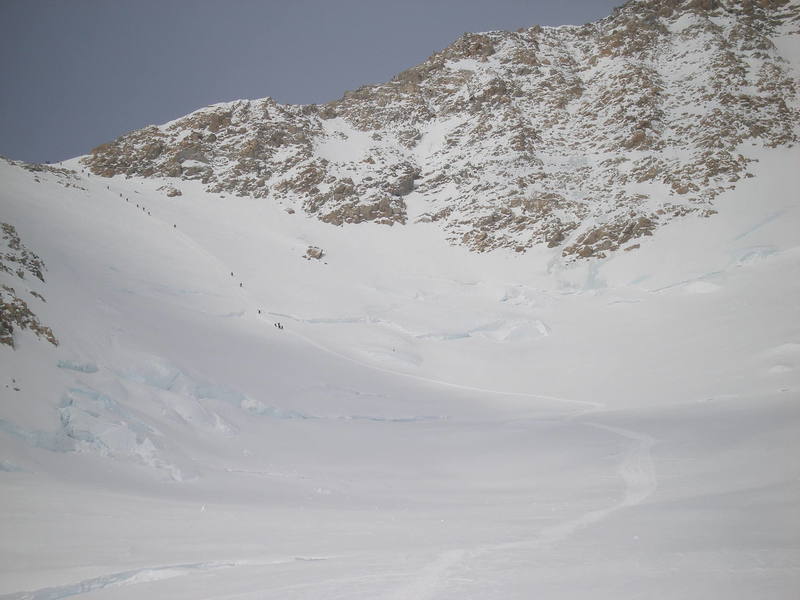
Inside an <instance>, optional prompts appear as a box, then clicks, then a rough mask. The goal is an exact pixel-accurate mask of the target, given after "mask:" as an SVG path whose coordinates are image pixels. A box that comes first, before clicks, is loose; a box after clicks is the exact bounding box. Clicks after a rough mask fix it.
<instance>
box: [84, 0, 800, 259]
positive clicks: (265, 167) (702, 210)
mask: <svg viewBox="0 0 800 600" xmlns="http://www.w3.org/2000/svg"><path fill="white" fill-rule="evenodd" d="M799 23H800V4H798V3H797V1H796V0H791V1H780V2H750V1H749V0H748V1H745V0H731V1H726V2H717V1H715V2H695V1H693V0H683V1H675V2H673V1H671V0H655V1H653V0H632V1H630V2H628V3H626V4H625V5H624V6H622V7H621V8H620V9H618V10H617V11H615V13H614V14H613V15H611V16H610V17H608V18H607V19H604V20H601V21H599V22H597V23H590V24H587V25H584V26H581V27H558V28H546V27H545V28H543V27H531V28H528V29H521V30H519V31H517V32H489V33H485V34H466V35H465V36H463V37H462V38H460V39H459V40H457V41H456V42H454V43H453V44H452V45H450V46H449V47H447V48H446V49H444V50H443V51H441V52H438V53H436V54H434V55H433V56H431V57H430V58H429V59H428V60H427V61H425V62H424V63H422V64H421V65H418V66H416V67H413V68H411V69H409V70H407V71H404V72H403V73H400V74H399V75H398V76H397V77H395V78H394V79H393V80H392V81H390V82H387V83H384V84H378V85H369V86H364V87H362V88H359V89H358V90H355V91H353V92H347V93H346V94H345V95H344V96H343V98H341V99H340V100H337V101H335V102H331V103H329V104H326V105H321V106H315V105H309V106H288V105H280V104H277V103H276V102H274V101H273V100H271V99H269V98H267V99H263V100H254V101H249V100H241V101H237V102H232V103H226V104H220V105H214V106H210V107H207V108H204V109H201V110H199V111H196V112H194V113H192V114H190V115H188V116H186V117H184V118H181V119H177V120H175V121H173V122H170V123H167V124H164V125H161V126H151V127H148V128H145V129H142V130H139V131H134V132H132V133H130V134H128V135H125V136H122V137H121V138H119V139H117V140H115V141H113V142H110V143H108V144H103V145H101V146H99V147H98V148H96V149H95V150H94V151H93V152H92V153H91V155H89V156H88V157H86V158H85V160H84V162H85V164H86V165H88V166H89V167H90V168H91V170H92V171H93V172H94V173H95V174H101V175H114V174H126V175H140V176H145V177H149V176H167V177H176V178H181V179H183V180H198V181H202V182H203V183H204V185H205V187H206V189H207V190H209V191H212V192H225V193H228V194H240V195H248V196H254V197H263V198H266V199H267V200H268V201H270V202H273V203H276V204H278V205H281V206H284V207H285V208H287V210H300V211H304V212H305V213H307V214H314V215H317V216H318V217H319V218H320V219H322V220H323V221H325V222H328V223H332V224H336V225H342V224H351V223H360V222H364V221H374V222H377V223H382V224H389V225H392V224H395V223H406V222H408V220H409V218H412V219H418V218H421V219H425V220H433V221H436V222H438V223H439V224H440V225H441V227H442V228H443V229H444V231H445V232H446V235H447V237H448V238H449V239H450V240H451V241H452V242H456V243H460V244H464V245H466V246H468V247H470V248H472V249H474V250H480V251H485V250H491V249H494V248H499V247H508V248H512V249H516V250H517V251H519V252H524V251H526V250H527V249H530V248H531V247H533V246H538V245H547V246H550V247H558V248H560V249H561V251H562V254H563V255H564V256H569V257H592V256H598V257H602V256H604V255H605V254H607V253H608V252H610V251H615V250H618V249H627V250H635V249H636V244H637V243H638V240H639V238H641V237H643V236H649V235H651V234H652V233H653V232H654V231H657V230H659V229H660V228H661V227H663V226H664V225H666V224H668V223H669V222H671V221H672V220H673V219H675V218H679V217H685V216H686V215H693V216H695V217H696V216H712V215H713V214H714V212H715V210H716V208H715V199H716V198H717V197H718V196H719V194H720V193H721V192H722V191H724V190H725V189H729V188H731V187H733V186H736V185H737V184H738V182H740V181H742V180H743V179H744V178H746V177H749V176H751V175H752V165H753V160H754V159H755V158H756V157H757V155H758V152H759V149H760V148H764V147H786V146H788V145H791V144H793V143H796V142H797V140H798V129H797V124H798V122H800V117H799V114H800V113H798V109H799V108H800V104H798V77H797V74H796V72H795V71H793V68H792V65H793V64H795V63H796V46H797V38H798V35H799V34H800V29H798V28H799V27H800V25H799ZM412 205H413V206H415V207H416V208H414V209H412Z"/></svg>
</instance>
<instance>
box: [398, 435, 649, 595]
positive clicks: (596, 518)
mask: <svg viewBox="0 0 800 600" xmlns="http://www.w3.org/2000/svg"><path fill="white" fill-rule="evenodd" d="M583 424H584V425H587V426H589V427H596V428H598V429H603V430H606V431H609V432H611V433H614V434H616V435H619V436H622V437H624V438H626V439H628V440H630V441H631V444H630V446H629V447H628V449H627V451H626V452H625V455H624V457H623V459H622V461H621V462H620V463H619V466H618V467H617V473H618V474H619V475H620V477H621V478H622V480H623V482H624V483H625V496H624V497H623V499H622V500H621V501H619V502H617V503H615V504H614V505H612V506H609V507H608V508H603V509H599V510H593V511H590V512H587V513H584V514H583V515H581V516H579V517H577V518H574V519H570V520H568V521H564V522H563V523H559V524H558V525H553V526H550V527H546V528H545V529H543V530H542V531H541V532H540V533H539V535H537V536H536V537H534V538H532V539H529V540H523V541H519V542H508V543H502V544H491V545H487V546H482V547H478V548H473V549H453V550H446V551H444V552H442V553H440V554H439V555H438V556H437V558H436V559H435V560H434V561H433V562H431V563H430V564H429V565H428V566H427V567H425V568H424V569H423V570H422V571H421V572H420V573H419V575H418V576H417V577H416V578H415V579H414V581H413V582H411V583H410V584H408V585H406V586H404V587H402V588H401V589H400V590H396V591H395V592H393V593H392V594H390V595H388V596H386V600H430V599H432V598H434V597H435V594H436V592H437V590H439V589H441V588H442V587H443V586H445V585H446V584H447V580H448V573H449V571H450V570H451V569H453V568H454V567H456V566H457V565H458V564H459V563H461V562H463V561H465V560H474V559H478V558H480V557H481V556H483V555H486V554H491V553H496V552H504V551H513V550H533V549H537V548H541V547H544V546H547V545H551V544H556V543H558V542H561V541H563V540H564V539H566V538H568V537H569V536H570V535H572V534H573V533H575V532H577V531H579V530H581V529H584V528H586V527H588V526H590V525H593V524H595V523H598V522H600V521H602V520H603V519H606V518H608V517H609V516H611V515H612V514H614V513H615V512H617V511H619V510H622V509H624V508H629V507H632V506H636V505H637V504H641V503H642V502H644V500H645V499H647V498H648V497H649V496H650V495H651V494H652V493H653V492H654V491H655V490H656V488H657V487H658V477H657V476H656V472H655V468H654V466H653V459H652V456H651V453H650V450H651V448H652V447H653V445H654V444H655V442H656V440H655V439H654V438H652V437H651V436H649V435H646V434H643V433H640V432H637V431H633V430H630V429H623V428H621V427H612V426H610V425H602V424H600V423H590V422H584V423H583Z"/></svg>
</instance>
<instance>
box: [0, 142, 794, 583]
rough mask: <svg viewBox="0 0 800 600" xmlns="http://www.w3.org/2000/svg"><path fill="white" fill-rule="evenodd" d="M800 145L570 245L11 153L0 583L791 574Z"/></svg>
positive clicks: (687, 578) (671, 579)
mask: <svg viewBox="0 0 800 600" xmlns="http://www.w3.org/2000/svg"><path fill="white" fill-rule="evenodd" d="M798 159H800V155H799V154H798V150H797V149H792V150H789V151H787V150H771V151H765V152H763V153H762V154H761V155H760V157H759V162H758V163H756V164H755V165H754V167H753V168H754V174H755V177H754V178H752V179H749V180H747V181H745V182H743V183H742V185H740V186H739V187H738V188H737V189H736V190H735V191H731V192H726V193H725V194H723V195H721V196H720V198H719V199H718V201H717V205H718V210H719V214H718V215H716V217H715V218H714V219H702V220H697V221H685V220H684V221H676V222H674V223H672V224H670V225H669V226H667V227H665V228H664V229H663V230H662V232H661V233H660V235H659V236H655V237H653V238H648V240H646V243H644V244H643V245H642V247H641V249H640V250H639V252H637V253H624V254H620V255H615V256H613V257H609V258H607V259H604V260H601V261H595V262H581V263H577V264H576V263H571V262H569V261H566V262H565V261H564V260H563V259H562V258H561V256H560V251H559V249H557V248H554V249H546V248H543V249H539V250H537V251H532V252H529V253H527V254H526V255H519V254H516V253H513V252H511V253H489V254H474V253H471V252H469V251H468V250H467V249H466V248H461V247H453V246H450V245H449V244H447V243H446V241H445V240H443V239H442V238H441V236H440V234H439V230H438V228H437V226H436V224H434V223H424V222H420V223H416V224H409V225H408V226H407V227H404V228H378V227H363V228H350V229H346V230H342V229H339V228H331V227H330V226H329V225H327V224H325V223H322V222H320V221H319V220H317V219H313V218H302V217H300V216H299V215H289V214H287V213H286V212H285V211H283V210H282V209H281V208H280V207H275V206H272V205H270V204H265V203H264V202H262V201H260V200H258V199H248V198H221V197H220V195H217V194H209V193H207V192H205V191H204V190H203V189H202V185H201V184H200V183H199V182H194V183H189V184H186V183H184V184H181V185H182V187H183V194H182V195H181V196H177V197H172V198H169V197H166V196H165V195H164V194H163V191H159V190H158V188H159V187H161V186H162V185H163V181H161V180H149V179H140V178H133V179H125V178H123V177H115V178H112V179H105V178H97V177H96V176H89V174H88V173H85V172H81V170H80V166H79V165H78V164H77V163H73V164H71V165H67V166H68V167H73V166H74V167H76V169H77V171H76V174H75V175H74V176H73V178H72V179H70V180H65V179H64V177H63V176H62V175H60V174H58V173H53V172H50V171H48V170H47V169H46V168H45V170H44V171H43V172H39V173H32V172H30V171H28V170H25V169H23V168H20V166H18V165H12V164H9V163H4V164H3V165H2V166H0V169H2V175H1V177H2V180H3V182H4V186H3V190H2V192H0V194H2V196H0V205H2V207H3V220H4V222H8V223H9V224H11V225H13V226H14V227H15V230H16V231H17V233H18V235H19V237H20V239H21V241H22V243H24V244H25V246H26V247H27V248H29V249H30V250H31V251H33V252H35V253H36V254H37V255H38V256H40V257H41V259H42V261H43V262H44V264H45V265H46V268H47V272H46V277H45V279H46V283H45V284H43V286H42V290H41V292H42V294H43V295H44V296H45V297H46V298H47V302H46V303H40V305H39V304H37V305H36V307H37V308H36V315H37V317H38V318H39V319H40V320H41V321H42V322H43V323H47V324H48V325H49V326H51V327H52V330H53V332H54V335H55V336H57V338H58V340H59V342H60V343H59V346H57V347H55V346H52V345H51V344H49V343H48V342H46V341H44V340H42V339H40V338H37V337H36V336H35V335H34V334H32V333H29V332H27V331H18V332H15V335H14V340H15V349H11V348H10V347H4V348H2V349H1V350H2V351H3V359H2V361H0V370H1V371H2V375H1V376H2V378H3V382H4V386H5V384H6V383H10V382H11V380H12V378H13V380H14V384H15V386H16V387H18V388H19V391H14V390H13V389H11V388H8V387H3V389H2V393H3V401H2V403H0V410H2V413H1V414H0V451H1V452H2V455H3V456H2V463H1V464H2V472H0V482H1V484H2V487H3V494H2V500H0V502H2V506H3V510H2V513H1V514H2V517H0V518H2V525H0V529H2V530H3V532H4V536H3V538H2V539H3V542H2V544H1V545H0V553H2V561H1V562H2V564H3V565H4V567H3V576H2V577H0V581H2V588H1V589H0V593H3V594H6V595H7V597H9V598H22V597H32V598H66V597H71V596H86V597H103V598H129V597H130V598H132V597H140V596H141V595H142V594H143V593H151V594H155V595H158V596H160V597H175V598H181V597H187V598H188V597H192V598H197V597H204V598H223V597H231V596H234V595H235V596H240V597H254V598H255V597H258V598H273V597H274V598H285V597H287V596H288V597H297V598H318V597H325V598H337V597H349V598H352V597H380V598H450V597H452V598H456V597H459V598H462V597H464V596H465V595H474V596H476V597H483V598H527V597H530V595H531V594H532V593H536V594H544V595H548V596H550V597H565V598H567V597H569V598H578V597H590V596H591V597H593V598H597V597H618V596H619V595H620V594H623V595H627V594H630V595H634V596H635V595H636V594H644V593H647V594H649V595H650V596H651V597H663V598H666V597H674V596H676V595H679V596H681V597H699V596H701V595H705V596H711V597H725V598H737V597H741V598H745V597H753V596H754V595H759V594H762V593H765V592H764V590H769V592H770V595H771V596H772V597H776V598H789V597H792V595H793V590H796V586H797V583H798V572H799V571H798V562H797V558H798V552H797V540H798V531H797V528H796V527H795V526H794V525H792V524H793V523H796V522H797V520H796V519H795V516H796V514H795V509H794V508H793V507H795V506H796V505H797V500H798V491H799V490H798V487H797V481H798V479H797V475H798V467H800V465H798V464H797V460H796V459H794V458H793V457H794V456H797V455H798V453H797V441H796V440H797V431H798V425H799V424H798V418H800V413H798V410H797V398H798V387H799V385H798V384H800V380H798V367H799V366H800V362H798V361H800V353H798V349H800V318H798V317H800V315H799V314H798V312H800V307H798V303H797V298H798V297H800V289H798V287H799V286H800V278H798V277H797V276H796V275H797V273H798V265H800V239H799V236H798V234H797V231H800V228H799V227H798V220H800V218H799V215H798V210H799V208H800V207H798V197H797V194H796V191H795V190H797V189H798V187H797V186H798V184H800V181H797V174H796V169H793V165H795V164H797V161H798ZM37 180H38V181H37ZM65 183H70V186H69V187H65V185H64V184H65ZM137 205H138V206H137ZM343 233H344V235H343ZM310 245H314V246H319V247H321V248H323V249H324V251H325V255H324V257H323V258H322V259H321V260H319V261H316V260H307V259H306V258H304V254H305V251H306V249H307V248H308V246H310ZM366 248H368V249H369V251H368V252H365V249H366ZM231 272H233V273H234V276H231ZM240 283H241V284H242V286H241V287H240V286H239V284H240ZM259 310H261V314H259V312H258V311H259ZM278 321H280V322H281V323H282V324H283V326H284V329H283V330H279V329H277V328H276V327H274V323H275V322H278ZM531 565H536V566H535V567H532V566H531ZM753 565H758V567H754V566H753ZM579 573H580V577H578V576H577V575H578V574H579ZM723 574H724V575H723ZM23 590H38V591H35V592H31V593H30V594H29V595H25V594H23V593H22V592H23Z"/></svg>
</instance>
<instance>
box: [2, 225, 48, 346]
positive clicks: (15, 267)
mask: <svg viewBox="0 0 800 600" xmlns="http://www.w3.org/2000/svg"><path fill="white" fill-rule="evenodd" d="M44 271H45V266H44V262H42V259H41V258H39V257H38V256H37V255H36V254H35V253H33V252H31V251H30V250H29V249H28V248H26V247H25V245H24V244H23V243H22V241H21V239H20V237H19V234H18V233H17V230H16V228H15V227H14V226H13V225H11V224H9V223H0V281H1V282H2V283H0V344H5V345H6V346H11V347H12V348H13V347H14V332H15V330H16V329H28V330H30V331H32V332H33V333H34V334H36V335H37V336H38V337H41V338H44V339H46V340H47V341H48V342H50V343H51V344H53V345H54V346H57V345H58V340H57V339H56V337H55V335H53V331H52V330H51V329H50V328H49V327H47V326H46V325H43V324H42V323H41V322H40V321H39V319H38V317H37V316H36V314H35V313H34V312H33V311H32V310H31V308H30V306H29V305H28V302H27V301H26V300H25V299H24V298H23V297H22V296H23V295H24V294H23V292H18V291H17V288H20V286H22V288H23V289H24V292H27V294H28V295H29V296H30V297H31V299H32V300H31V302H45V299H44V296H43V295H42V294H41V293H40V292H38V291H36V290H35V289H32V288H31V287H30V283H31V282H30V280H29V276H32V277H34V278H36V279H37V280H39V282H40V283H44V274H43V273H44ZM11 283H13V284H14V285H15V286H16V288H15V287H12V285H11Z"/></svg>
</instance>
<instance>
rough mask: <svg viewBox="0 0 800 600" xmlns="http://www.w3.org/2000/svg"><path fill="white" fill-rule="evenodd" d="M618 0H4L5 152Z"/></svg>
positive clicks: (581, 16)
mask: <svg viewBox="0 0 800 600" xmlns="http://www.w3.org/2000/svg"><path fill="white" fill-rule="evenodd" d="M622 2H623V0H560V1H559V0H393V1H389V0H386V1H384V0H261V1H255V0H227V1H223V0H216V1H212V0H192V1H189V0H0V154H2V155H4V156H7V157H9V158H13V159H20V160H27V161H38V162H44V161H48V160H49V161H56V160H61V159H64V158H68V157H71V156H77V155H79V154H85V153H86V152H88V151H89V150H91V148H93V147H94V146H96V145H98V144H101V143H103V142H106V141H109V140H111V139H113V138H115V137H117V136H118V135H120V134H122V133H125V132H126V131H130V130H132V129H138V128H140V127H144V126H145V125H148V124H152V123H163V122H165V121H168V120H171V119H174V118H176V117H179V116H181V115H184V114H186V113H189V112H191V111H192V110H195V109H197V108H200V107H202V106H205V105H208V104H213V103H215V102H222V101H227V100H235V99H237V98H262V97H264V96H272V97H273V98H275V99H276V100H278V101H279V102H291V103H303V104H306V103H320V102H326V101H329V100H334V99H336V98H339V97H340V96H341V95H342V93H343V92H344V91H345V90H349V89H355V88H357V87H359V86H360V85H364V84H366V83H377V82H381V81H386V80H388V79H390V78H391V77H392V76H393V75H395V74H396V73H398V72H400V71H402V70H404V69H406V68H408V67H410V66H413V65H415V64H418V63H419V62H421V61H423V60H424V59H425V58H427V57H428V56H430V55H431V54H432V53H433V52H435V51H437V50H441V49H442V48H444V47H445V46H447V45H448V44H450V43H451V42H452V41H453V40H454V39H456V38H457V37H458V36H459V35H461V34H462V33H463V32H465V31H487V30H492V29H518V28H520V27H528V26H531V25H534V24H537V23H538V24H541V25H561V24H583V23H586V22H588V21H593V20H596V19H598V18H602V17H605V16H607V15H609V14H610V12H611V9H612V7H614V6H617V5H619V4H622Z"/></svg>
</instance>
